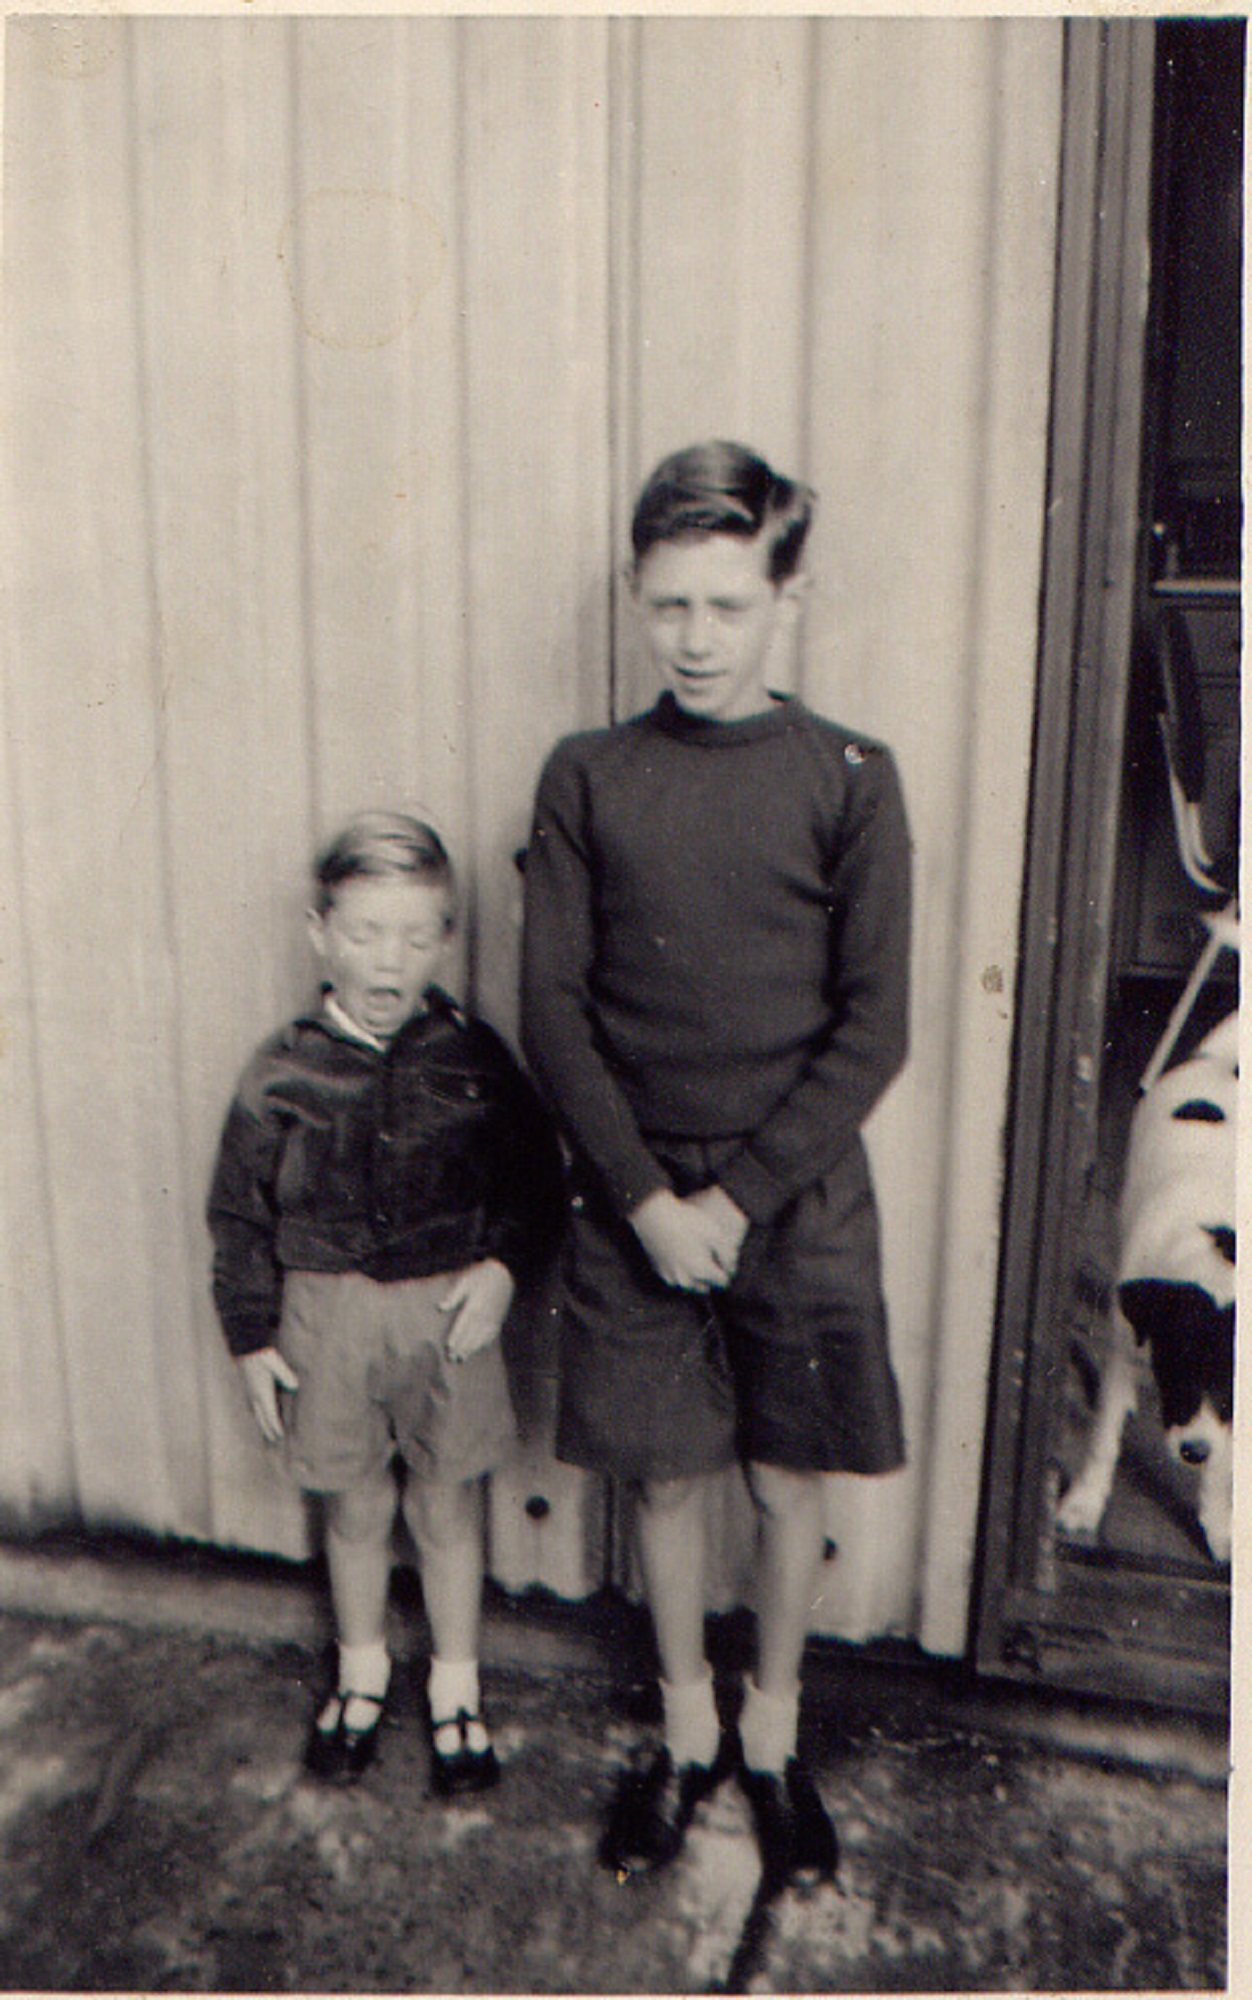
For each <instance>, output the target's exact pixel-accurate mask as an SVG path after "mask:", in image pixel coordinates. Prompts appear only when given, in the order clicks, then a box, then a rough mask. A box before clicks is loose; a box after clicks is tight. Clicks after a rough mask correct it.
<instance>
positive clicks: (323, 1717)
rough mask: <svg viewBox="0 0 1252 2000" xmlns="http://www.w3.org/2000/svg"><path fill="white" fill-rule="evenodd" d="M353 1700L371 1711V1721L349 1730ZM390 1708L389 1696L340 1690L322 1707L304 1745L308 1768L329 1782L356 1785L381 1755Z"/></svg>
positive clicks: (310, 1771)
mask: <svg viewBox="0 0 1252 2000" xmlns="http://www.w3.org/2000/svg"><path fill="white" fill-rule="evenodd" d="M349 1702H360V1703H364V1704H366V1705H367V1706H368V1708H369V1710H370V1711H371V1714H370V1719H369V1721H368V1722H367V1723H366V1724H365V1725H364V1727H362V1728H359V1729H349V1728H348V1725H347V1721H346V1717H347V1713H348V1703H349ZM386 1711H387V1698H386V1696H385V1695H373V1694H352V1693H350V1692H345V1691H344V1690H342V1689H341V1690H340V1692H339V1693H338V1694H333V1695H331V1697H330V1699H329V1700H328V1701H327V1702H325V1703H324V1704H323V1706H322V1708H321V1709H320V1710H319V1712H318V1715H317V1718H316V1720H315V1722H314V1724H313V1727H312V1729H311V1730H310V1731H309V1739H308V1742H307V1743H306V1744H305V1748H304V1767H305V1769H306V1771H308V1772H309V1773H310V1774H311V1775H312V1776H313V1777H315V1778H321V1779H322V1780H323V1782H325V1783H326V1784H332V1785H335V1784H340V1785H342V1784H348V1785H350V1784H353V1783H354V1782H355V1780H356V1779H357V1778H359V1777H360V1776H361V1774H362V1772H364V1771H367V1770H368V1769H369V1767H370V1765H371V1764H372V1763H373V1761H374V1758H375V1757H376V1755H377V1754H378V1732H379V1730H380V1729H381V1727H382V1722H383V1716H384V1715H385V1714H386Z"/></svg>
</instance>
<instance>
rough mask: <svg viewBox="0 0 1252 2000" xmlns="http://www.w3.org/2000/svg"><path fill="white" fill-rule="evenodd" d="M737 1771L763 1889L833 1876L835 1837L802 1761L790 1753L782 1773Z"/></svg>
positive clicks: (772, 1891) (836, 1850)
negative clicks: (758, 1852) (753, 1828)
mask: <svg viewBox="0 0 1252 2000" xmlns="http://www.w3.org/2000/svg"><path fill="white" fill-rule="evenodd" d="M740 1776H741V1782H742V1785H743V1789H744V1791H745V1792H746V1794H747V1797H748V1803H749V1805H750V1806H751V1808H752V1818H753V1821H754V1823H755V1825H756V1837H757V1841H758V1843H759V1845H760V1849H761V1886H762V1888H763V1889H764V1890H765V1892H766V1893H767V1894H769V1895H773V1894H776V1893H777V1892H778V1891H779V1890H780V1889H785V1888H788V1887H789V1886H791V1885H793V1884H799V1883H805V1882H829V1881H832V1880H833V1879H834V1876H835V1874H836V1872H837V1870H838V1867H839V1841H838V1838H837V1836H836V1834H835V1829H834V1827H833V1826H832V1824H831V1819H830V1814H829V1813H828V1812H827V1810H826V1808H825V1806H824V1805H823V1804H822V1801H821V1798H820V1796H819V1794H818V1790H817V1786H816V1785H815V1784H814V1783H813V1780H812V1778H811V1777H810V1776H809V1774H808V1772H807V1771H806V1770H805V1768H804V1766H803V1764H801V1763H799V1762H798V1761H797V1760H796V1758H794V1757H793V1758H792V1759H791V1761H790V1763H789V1764H788V1765H787V1768H786V1770H785V1771H784V1772H783V1773H782V1775H781V1776H780V1775H779V1774H778V1772H776V1771H749V1770H744V1771H743V1772H742V1773H741V1774H740Z"/></svg>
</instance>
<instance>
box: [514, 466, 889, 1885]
mask: <svg viewBox="0 0 1252 2000" xmlns="http://www.w3.org/2000/svg"><path fill="white" fill-rule="evenodd" d="M812 505H813V495H812V494H811V492H810V491H809V490H808V489H807V488H805V487H803V486H801V485H798V484H797V483H795V482H793V481H791V480H789V479H784V478H782V477H780V476H779V475H778V474H776V473H775V472H773V471H772V470H771V468H770V467H769V466H768V465H767V464H765V463H764V461H763V460H762V459H761V458H759V457H758V456H756V455H755V454H754V453H752V452H750V451H747V450H745V449H744V448H743V447H742V446H739V445H734V444H725V443H711V444H704V445H697V446H693V447H692V448H690V449H688V450H685V451H681V452H678V453H676V454H675V455H674V456H673V457H671V458H667V459H666V460H665V461H664V462H663V463H662V464H661V465H660V466H658V467H657V469H656V471H655V472H654V473H653V474H652V476H651V478H650V479H649V480H648V482H647V484H646V486H645V487H644V489H643V492H642V494H641V496H640V498H639V501H638V504H637V506H636V509H635V514H634V520H633V524H632V541H633V546H634V566H633V589H634V597H635V603H636V608H637V610H638V614H639V617H640V620H641V624H642V629H643V634H644V637H645V639H646V642H647V646H648V649H649V652H650V654H651V657H652V659H653V661H654V663H655V665H656V668H657V669H658V672H659V674H660V678H661V680H662V682H663V684H664V689H665V691H664V693H663V694H662V695H661V697H660V699H659V701H658V702H657V703H656V705H655V707H653V708H652V709H651V710H650V711H649V712H648V713H647V714H645V715H642V716H638V717H636V718H635V719H634V720H632V721H629V722H626V723H623V724H621V725H619V726H617V727H615V728H610V729H605V730H597V731H593V732H590V733H588V734H584V735H579V736H574V737H570V738H567V739H566V740H565V741H564V742H562V743H560V744H559V745H558V746H557V748H556V750H555V751H554V752H553V754H552V756H551V758H550V760H549V762H548V764H547V767H546V769H545V770H544V773H543V776H542V778H541V780H540V785H539V791H538V796H537V800H536V806H535V818H534V829H533V837H532V840H531V845H530V850H529V856H528V861H527V871H526V925H525V947H524V954H523V1035H524V1041H525V1047H526V1051H527V1054H528V1056H529V1059H530V1062H531V1065H532V1068H533V1070H534V1073H535V1075H536V1077H537V1079H538V1080H539V1082H540V1084H541V1085H542V1087H543V1088H544V1089H545V1090H546V1092H547V1093H548V1095H549V1097H550V1098H551V1100H552V1102H553V1104H554V1106H555V1108H556V1110H557V1111H558V1112H559V1114H560V1115H561V1117H562V1119H563V1121H564V1123H565V1126H566V1129H567V1131H568V1134H569V1136H570V1138H571V1140H572V1143H573V1147H574V1151H575V1156H576V1169H575V1171H576V1197H575V1203H574V1208H575V1214H574V1221H573V1229H572V1232H571V1239H570V1243H569V1255H568V1267H567V1282H566V1294H565V1310H564V1322H563V1329H562V1394H561V1408H560V1418H559V1426H558V1439H557V1450H558V1453H559V1455H560V1456H561V1457H563V1458H565V1459H567V1460H571V1461H573V1462H574V1463H576V1464H580V1465H584V1466H590V1467H593V1468H595V1469H598V1470H599V1471H601V1472H605V1473H611V1474H615V1475H617V1476H619V1477H621V1478H624V1479H626V1480H627V1481H629V1482H631V1483H632V1485H633V1487H634V1488H635V1490H636V1492H637V1496H638V1512H637V1518H638V1526H639V1547H640V1559H641V1566H642V1573H643V1578H644V1584H645V1589H646V1592H647V1597H648V1603H649V1607H650V1610H651V1613H652V1620H653V1624H654V1627H655V1632H656V1640H657V1648H658V1654H659V1658H660V1665H661V1675H662V1680H661V1692H662V1697H663V1705H664V1717H665V1732H664V1743H663V1745H662V1747H661V1748H660V1749H659V1750H658V1751H657V1752H656V1754H655V1756H654V1757H653V1758H652V1760H651V1762H650V1763H649V1764H648V1765H647V1766H646V1768H644V1769H642V1770H641V1771H632V1772H628V1773H625V1774H624V1775H623V1778H622V1780H621V1783H620V1785H619V1788H618V1792H617V1796H616V1800H615V1802H614V1806H613V1810H612V1814H611V1817H610V1820H609V1824H608V1828H607V1830H606V1834H605V1839H604V1843H603V1847H602V1859H603V1860H604V1862H605V1863H606V1865H608V1866H609V1867H612V1868H614V1869H615V1870H618V1871H619V1872H630V1871H633V1870H637V1869H647V1868H655V1867H658V1866H660V1865H661V1864H663V1863H664V1862H666V1861H668V1860H670V1859H672V1857H673V1856H674V1855H675V1854H677V1852H678V1850H679V1847H680V1846H681V1844H682V1840H683V1836H684V1834H685V1832H686V1830H687V1827H688V1825H689V1823H690V1821H691V1818H692V1816H693V1814H694V1812H695V1810H696V1808H697V1806H698V1805H699V1804H700V1802H701V1800H702V1799H703V1798H705V1797H706V1796H707V1795H708V1794H709V1793H710V1792H711V1791H712V1790H713V1788H714V1786H715V1785H716V1784H717V1783H718V1782H719V1781H720V1779H721V1778H722V1777H723V1776H725V1775H726V1774H727V1773H728V1772H729V1770H730V1769H731V1768H732V1765H733V1764H734V1763H735V1761H736V1758H737V1746H734V1745H733V1741H732V1738H731V1737H730V1736H729V1735H728V1734H727V1733H726V1732H725V1731H723V1730H722V1728H721V1725H720V1723H719V1718H718V1714H717V1709H716V1705H715V1701H714V1691H713V1682H712V1676H711V1673H710V1669H709V1666H708V1664H707V1661H706V1657H705V1647H704V1607H705V1594H704V1533H703V1524H704V1518H705V1512H704V1485H705V1482H706V1480H707V1479H708V1478H709V1477H711V1476H712V1475H714V1474H716V1473H718V1472H720V1471H721V1470H723V1469H724V1468H725V1467H726V1466H727V1465H728V1464H730V1463H732V1462H733V1461H734V1459H735V1457H736V1455H737V1456H738V1457H739V1458H740V1459H741V1461H742V1463H743V1465H744V1467H745V1470H746V1474H747V1479H748V1484H749V1487H750V1490H751V1493H752V1496H753V1500H754V1502H755V1505H756V1508H757V1511H758V1517H759V1545H758V1565H759V1573H758V1587H757V1592H756V1609H757V1639H758V1643H757V1664H756V1673H755V1676H754V1677H751V1678H749V1679H748V1681H747V1684H746V1688H745V1697H744V1703H743V1709H742V1714H741V1717H740V1724H739V1734H740V1741H741V1745H742V1766H743V1768H742V1782H743V1783H744V1786H745V1789H746V1791H747V1794H748V1797H749V1800H750V1802H751V1805H752V1808H753V1813H754V1818H755V1822H756V1827H757V1833H758V1838H759V1840H760V1843H761V1849H762V1858H763V1867H764V1874H765V1877H766V1880H767V1882H768V1883H769V1884H770V1885H771V1886H780V1885H782V1884H783V1883H785V1882H788V1881H791V1880H794V1879H796V1878H798V1877H800V1876H802V1875H805V1874H808V1873H810V1872H816V1873H817V1874H819V1875H828V1874H831V1873H833V1871H834V1868H835V1865H836V1858H837V1847H836V1841H835V1834H834V1830H833V1828H832V1826H831V1823H830V1820H829V1817H828V1815H827V1813H826V1810H825V1807H824V1805H823V1803H822V1800H821V1798H820V1796H819V1794H818V1792H817V1788H816V1786H815V1785H814V1784H813V1782H812V1780H811V1778H810V1777H809V1775H808V1773H807V1771H806V1770H805V1769H804V1767H803V1765H802V1764H801V1763H800V1762H799V1761H798V1760H797V1757H796V1722H797V1714H798V1707H799V1692H800V1689H799V1681H800V1668H801V1661H802V1656H803V1652H804V1646H805V1640H806V1636H807V1631H808V1621H809V1617H810V1613H811V1607H812V1603H813V1597H814V1593H815V1588H816V1583H817V1577H818V1573H819V1568H820V1564H821V1559H822V1548H823V1533H824V1529H823V1516H822V1495H821V1475H822V1474H823V1473H824V1472H830V1471H849V1472H857V1473H882V1472H887V1471H890V1470H892V1469H894V1468H895V1467H896V1466H898V1465H899V1464H900V1463H901V1460H902V1458H903V1441H902V1434H901V1424H900V1409H899V1398H898V1394H897V1389H896V1383H895V1378H894V1375H893V1373H892V1367H891V1361H890V1357H889V1352H888V1344H887V1331H886V1317H885V1312H884V1307H883V1300H882V1290H881V1284H880V1276H879V1250H878V1224H877V1215H876V1210H875V1205H874V1197H873V1191H872V1188H871V1184H870V1177H869V1170H868V1164H867V1160H866V1156H865V1150H864V1147H863V1145H862V1141H861V1137H860V1127H861V1124H862V1122H863V1120H864V1119H865V1117H866V1115H867V1113H868V1112H869V1110H870V1109H871V1107H872V1106H873V1104H874V1103H875V1101H876V1100H877V1098H878V1097H879V1096H880V1094H881V1092H882V1091H883V1090H884V1088H885V1087H886V1085H887V1084H888V1083H889V1082H890V1080H891V1078H892V1077H893V1076H894V1075H895V1073H896V1071H897V1070H898V1069H899V1067H900V1065H901V1063H902V1061H903V1059H904V1054H905V1045H906V1037H907V988H908V951H909V896H910V852H909V838H908V830H907V826H906V821H905V815H904V808H903V803H902V800H901V794H900V787H899V782H898V779H897V776H896V770H895V766H894V763H893V761H892V758H891V755H890V753H889V752H888V751H887V750H886V749H885V748H884V747H883V745H881V744H879V743H876V742H873V741H871V740H869V739H867V738H865V737H863V736H859V735H855V734H852V733H850V732H848V731H847V730H845V729H841V728H838V727H837V726H836V725H835V724H833V723H831V722H828V721H825V720H823V719H821V718H819V717H818V716H816V715H814V714H812V713H811V712H810V711H809V710H808V709H807V708H805V707H804V706H803V705H802V704H801V703H800V702H799V701H797V700H794V699H785V698H781V697H778V696H776V695H774V694H772V693H771V692H770V690H769V689H768V687H767V686H766V673H767V671H768V662H769V659H770V655H771V649H772V646H773V644H774V641H775V639H776V638H777V637H779V636H780V635H781V633H782V632H783V631H784V629H785V628H787V627H788V626H790V625H791V624H792V623H793V622H794V620H795V619H796V617H797V615H798V612H799V609H800V605H801V602H802V597H803V591H804V586H805V582H806V579H805V577H804V574H803V570H802V562H803V554H804V547H805V542H806V540H807V536H808V530H809V522H810V517H811V512H812Z"/></svg>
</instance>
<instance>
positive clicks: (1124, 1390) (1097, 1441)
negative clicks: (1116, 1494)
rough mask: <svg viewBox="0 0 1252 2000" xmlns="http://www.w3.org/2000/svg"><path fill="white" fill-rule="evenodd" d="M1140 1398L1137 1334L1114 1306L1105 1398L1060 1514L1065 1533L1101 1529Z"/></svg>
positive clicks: (1102, 1391) (1102, 1396)
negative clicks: (1124, 1434)
mask: <svg viewBox="0 0 1252 2000" xmlns="http://www.w3.org/2000/svg"><path fill="white" fill-rule="evenodd" d="M1138 1400H1139V1384H1138V1369H1137V1364H1136V1360H1135V1355H1134V1335H1133V1333H1132V1331H1131V1329H1130V1326H1129V1325H1128V1323H1127V1321H1126V1319H1125V1317H1124V1316H1123V1314H1122V1313H1121V1312H1120V1311H1119V1310H1118V1309H1117V1308H1116V1307H1114V1309H1113V1328H1112V1340H1111V1342H1110V1345H1109V1352H1108V1357H1107V1359H1106V1361H1105V1364H1104V1372H1103V1374H1102V1375H1101V1377H1100V1396H1099V1401H1098V1403H1097V1404H1096V1413H1095V1417H1094V1420H1093V1422H1092V1426H1091V1436H1090V1437H1089V1438H1088V1440H1087V1451H1086V1456H1085V1458H1084V1459H1083V1464H1082V1470H1081V1471H1080V1472H1079V1474H1078V1477H1077V1478H1076V1479H1075V1481H1074V1483H1073V1485H1072V1486H1071V1487H1070V1488H1069V1491H1068V1492H1067V1493H1066V1494H1065V1495H1064V1496H1063V1498H1062V1500H1061V1504H1060V1506H1059V1507H1058V1508H1057V1510H1056V1525H1057V1527H1058V1528H1059V1529H1060V1530H1061V1532H1062V1533H1063V1534H1068V1535H1094V1534H1095V1533H1096V1531H1097V1529H1098V1528H1099V1526H1100V1521H1101V1518H1102V1517H1103V1514H1104V1510H1105V1508H1106V1507H1107V1506H1108V1503H1109V1494H1110V1493H1111V1492H1112V1490H1113V1476H1114V1474H1115V1473H1116V1471H1117V1460H1118V1457H1119V1455H1120V1452H1121V1448H1122V1432H1123V1430H1124V1429H1125V1426H1126V1419H1127V1417H1128V1416H1129V1415H1130V1414H1131V1411H1132V1410H1133V1409H1134V1408H1135V1405H1136V1403H1137V1402H1138Z"/></svg>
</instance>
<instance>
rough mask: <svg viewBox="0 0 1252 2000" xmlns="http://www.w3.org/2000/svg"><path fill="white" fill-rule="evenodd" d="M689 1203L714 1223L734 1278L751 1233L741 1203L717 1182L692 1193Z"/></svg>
mask: <svg viewBox="0 0 1252 2000" xmlns="http://www.w3.org/2000/svg"><path fill="white" fill-rule="evenodd" d="M687 1204H688V1206H689V1207H690V1208H698V1209H699V1211H700V1213H701V1215H705V1216H707V1217H708V1219H709V1221H710V1222H711V1223H712V1224H713V1227H714V1229H715V1230H716V1231H717V1234H718V1237H719V1239H720V1248H721V1254H722V1261H723V1263H724V1265H725V1268H726V1276H727V1279H728V1280H729V1279H730V1278H733V1277H734V1275H735V1271H736V1268H737V1266H738V1263H739V1252H740V1251H741V1250H742V1249H743V1239H744V1237H745V1236H746V1235H747V1233H748V1218H747V1216H746V1215H745V1214H744V1212H743V1210H742V1209H741V1208H740V1206H739V1204H738V1202H737V1201H735V1200H733V1199H732V1197H731V1196H730V1195H728V1194H727V1192H726V1190H725V1188H724V1187H719V1186H718V1184H717V1182H716V1181H714V1183H713V1185H712V1186H711V1187H706V1188H701V1189H700V1190H699V1192H698V1193H697V1194H689V1195H688V1196H687Z"/></svg>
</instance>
